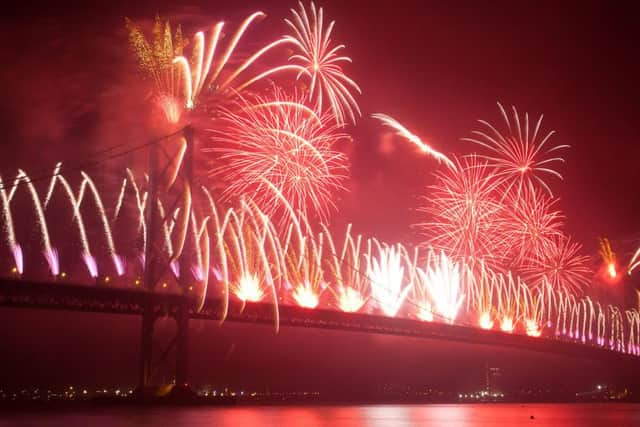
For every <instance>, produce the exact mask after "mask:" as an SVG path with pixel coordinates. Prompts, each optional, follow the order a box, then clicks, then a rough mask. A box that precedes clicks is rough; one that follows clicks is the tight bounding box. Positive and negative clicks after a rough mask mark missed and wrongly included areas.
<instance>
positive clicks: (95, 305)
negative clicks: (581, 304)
mask: <svg viewBox="0 0 640 427" xmlns="http://www.w3.org/2000/svg"><path fill="white" fill-rule="evenodd" d="M145 304H152V307H153V311H154V313H155V315H156V316H171V317H175V316H176V313H177V312H178V309H179V307H180V306H181V305H183V304H189V306H190V307H193V306H194V305H195V299H194V297H192V296H188V295H179V294H171V293H163V292H155V293H153V292H148V291H145V290H142V289H137V288H118V287H113V286H105V285H99V286H98V285H94V286H88V285H76V284H66V283H65V284H63V283H39V282H31V281H24V280H16V279H0V307H11V308H30V309H52V310H68V311H79V312H96V313H111V314H123V315H125V314H127V315H140V316H141V315H142V314H143V311H144V307H145ZM222 310H223V304H222V301H221V300H220V299H213V298H211V299H208V300H206V301H205V305H204V308H203V310H201V311H196V310H194V309H193V308H191V309H190V312H189V316H190V318H192V319H205V320H220V318H221V316H222ZM278 313H279V324H280V327H305V328H319V329H334V330H342V331H351V332H361V333H372V334H385V335H396V336H406V337H414V338H422V339H430V340H445V341H453V342H461V343H468V344H479V345H486V346H496V347H503V348H513V349H519V350H526V351H533V352H541V353H551V354H559V355H564V356H571V357H577V358H581V359H594V360H599V361H602V362H606V363H623V362H624V363H625V364H626V363H633V364H634V365H636V364H637V363H638V361H640V358H638V357H636V356H631V355H628V354H622V353H617V352H613V351H610V350H607V349H604V348H601V347H597V346H594V345H591V344H581V343H577V342H570V341H566V340H561V339H556V338H545V337H540V338H535V337H529V336H526V335H519V334H508V333H504V332H500V331H493V330H489V331H488V330H483V329H479V328H473V327H468V326H460V325H449V324H444V323H437V322H421V321H417V320H411V319H402V318H391V317H385V316H373V315H369V314H361V313H343V312H339V311H335V310H327V309H305V308H301V307H297V306H289V305H281V306H280V307H279V310H278ZM274 316H275V312H274V309H273V305H271V304H267V303H247V304H246V306H245V307H244V308H243V307H242V304H241V303H240V302H238V301H236V300H234V299H232V301H231V302H230V305H229V310H228V314H227V318H226V320H225V321H227V322H244V323H257V324H274Z"/></svg>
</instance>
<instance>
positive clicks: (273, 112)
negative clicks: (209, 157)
mask: <svg viewBox="0 0 640 427" xmlns="http://www.w3.org/2000/svg"><path fill="white" fill-rule="evenodd" d="M330 121H331V117H330V116H329V115H326V114H324V115H320V116H318V115H317V114H316V113H314V112H313V111H312V110H310V109H309V108H308V107H306V106H305V105H303V104H301V103H300V102H299V100H298V99H297V98H296V97H293V98H291V97H287V96H285V95H284V94H282V93H281V92H280V91H278V90H276V91H275V92H274V95H273V96H272V97H268V98H265V97H256V98H255V99H252V100H249V99H247V98H244V97H241V99H240V101H239V102H238V103H236V108H235V109H234V110H228V109H223V111H222V113H221V117H220V118H219V119H217V120H216V122H215V125H216V126H215V127H213V128H212V129H209V132H210V135H211V137H210V142H211V144H210V147H207V148H204V149H203V151H205V152H209V153H212V154H213V155H214V156H215V158H216V159H217V160H218V161H219V163H220V165H219V166H216V167H214V168H213V169H212V170H211V171H210V176H211V177H212V178H214V179H215V178H219V179H222V180H223V181H224V182H225V183H227V186H226V188H225V190H224V192H223V199H229V198H232V197H238V196H246V197H249V198H251V199H252V200H253V201H254V202H256V203H257V204H258V206H259V207H260V209H261V210H262V211H263V212H264V213H266V214H267V215H269V216H270V217H278V215H282V214H283V212H284V211H285V208H284V206H283V204H282V203H281V201H282V199H281V198H279V197H275V195H274V194H273V192H272V191H270V186H269V185H266V183H269V184H270V185H273V186H274V187H275V188H277V189H278V191H279V192H281V193H282V195H283V198H284V199H285V200H286V201H287V202H288V203H290V204H291V205H292V206H293V209H294V212H298V211H301V212H303V213H304V214H305V215H313V214H314V213H315V214H316V215H317V216H318V217H319V218H321V219H326V218H327V217H328V215H329V212H330V211H331V210H334V209H335V205H334V203H333V199H334V196H333V194H334V192H336V191H339V190H343V189H344V185H343V183H344V182H345V180H346V178H347V175H348V167H347V159H346V157H345V156H344V155H343V154H342V153H340V152H338V151H336V150H335V149H334V148H333V147H334V145H335V143H336V142H337V141H339V140H341V139H344V138H347V136H346V135H345V134H342V133H339V132H337V129H336V126H335V125H333V124H331V123H330Z"/></svg>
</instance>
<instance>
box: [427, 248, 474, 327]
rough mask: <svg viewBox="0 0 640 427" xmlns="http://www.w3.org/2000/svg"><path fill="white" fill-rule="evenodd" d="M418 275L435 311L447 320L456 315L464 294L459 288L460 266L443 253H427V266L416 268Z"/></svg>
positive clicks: (453, 318)
mask: <svg viewBox="0 0 640 427" xmlns="http://www.w3.org/2000/svg"><path fill="white" fill-rule="evenodd" d="M417 273H418V277H419V278H420V281H419V282H421V283H422V284H423V286H425V287H426V288H427V289H428V291H429V295H430V297H431V301H433V305H434V308H435V311H436V312H437V313H438V314H439V315H440V316H442V318H443V319H444V320H445V321H446V322H448V323H453V322H454V321H455V320H456V317H458V311H459V310H460V307H461V306H462V303H463V301H464V298H465V295H464V294H463V293H462V290H461V280H460V266H459V265H458V264H457V263H454V262H452V261H451V260H450V259H449V258H448V257H447V256H446V255H445V254H444V253H442V252H440V254H439V255H435V254H433V253H431V252H430V253H429V258H428V261H427V266H426V268H425V269H424V270H423V269H421V268H418V269H417Z"/></svg>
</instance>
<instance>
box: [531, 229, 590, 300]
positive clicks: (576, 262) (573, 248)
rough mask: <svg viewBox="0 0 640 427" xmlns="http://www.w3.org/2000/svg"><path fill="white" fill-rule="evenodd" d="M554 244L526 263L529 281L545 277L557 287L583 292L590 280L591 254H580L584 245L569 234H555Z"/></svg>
mask: <svg viewBox="0 0 640 427" xmlns="http://www.w3.org/2000/svg"><path fill="white" fill-rule="evenodd" d="M552 240H553V244H552V245H551V246H549V247H548V248H547V249H546V250H545V251H543V252H541V253H539V254H536V256H534V257H532V258H531V259H530V260H529V262H527V263H526V264H525V265H524V266H523V267H522V272H523V274H524V275H525V277H526V278H527V281H528V282H529V283H531V284H533V285H539V284H540V283H542V281H543V279H546V280H548V281H549V283H550V284H551V286H552V287H553V288H554V289H567V290H568V291H570V292H577V293H581V292H582V291H583V289H584V288H585V287H587V286H588V285H589V283H590V279H591V275H592V272H591V269H590V268H589V266H588V261H589V257H587V256H583V255H580V251H581V249H582V246H580V244H578V243H574V242H572V241H571V238H569V237H564V236H561V237H554V238H553V239H552Z"/></svg>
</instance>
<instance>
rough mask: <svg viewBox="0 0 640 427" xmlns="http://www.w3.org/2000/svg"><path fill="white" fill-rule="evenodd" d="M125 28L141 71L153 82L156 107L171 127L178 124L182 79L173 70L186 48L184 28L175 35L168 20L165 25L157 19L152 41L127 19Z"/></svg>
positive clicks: (180, 111)
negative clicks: (176, 58) (174, 63)
mask: <svg viewBox="0 0 640 427" xmlns="http://www.w3.org/2000/svg"><path fill="white" fill-rule="evenodd" d="M125 24H126V27H127V30H128V32H129V44H130V45H131V49H132V50H133V52H134V53H135V55H136V58H137V60H138V66H139V68H140V71H142V73H143V74H144V75H145V77H147V78H149V79H151V80H152V81H153V84H154V92H155V93H154V95H155V96H154V98H155V101H156V103H157V104H158V106H159V107H160V109H161V110H162V111H163V112H164V114H165V117H166V119H167V121H168V122H169V123H177V122H178V121H179V120H180V115H181V113H182V102H181V101H180V91H181V81H182V79H183V76H182V75H181V74H180V71H179V70H177V69H176V68H175V67H174V65H173V58H174V57H175V56H181V55H182V52H183V49H184V46H185V45H186V40H184V38H183V36H182V28H181V27H180V25H178V27H177V29H176V31H175V33H174V34H173V35H172V32H171V23H170V22H169V21H168V20H167V21H164V22H163V21H162V19H160V16H159V15H156V18H155V20H154V23H153V29H152V32H151V39H150V40H147V38H146V37H145V35H144V33H143V31H142V29H141V28H140V26H139V25H137V24H136V23H134V22H133V21H131V20H130V19H128V18H125Z"/></svg>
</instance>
